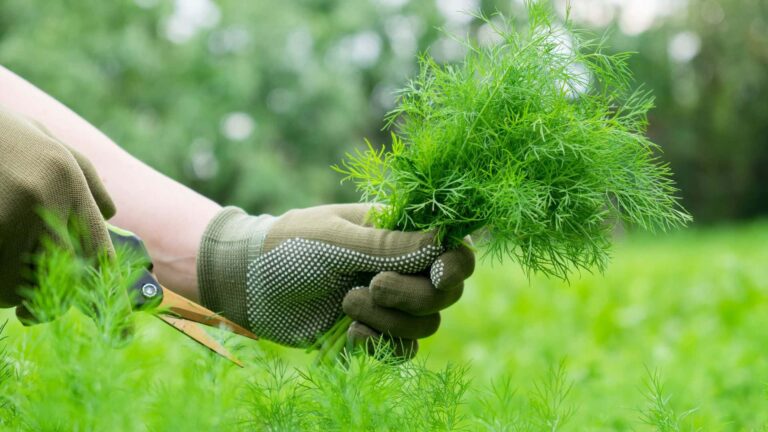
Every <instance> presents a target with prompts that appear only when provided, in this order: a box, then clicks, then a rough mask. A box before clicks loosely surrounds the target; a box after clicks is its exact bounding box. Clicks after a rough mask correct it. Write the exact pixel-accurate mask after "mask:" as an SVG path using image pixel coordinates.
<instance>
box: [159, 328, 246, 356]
mask: <svg viewBox="0 0 768 432" xmlns="http://www.w3.org/2000/svg"><path fill="white" fill-rule="evenodd" d="M157 317H158V318H160V319H161V320H163V321H165V322H166V323H168V324H170V325H172V326H173V327H174V328H176V329H177V330H179V331H180V332H182V333H184V334H185V335H187V336H189V337H190V338H192V339H194V340H195V341H197V342H198V343H200V344H201V345H204V346H205V347H207V348H208V349H210V350H211V351H213V352H215V353H216V354H218V355H220V356H222V357H224V358H226V359H227V360H229V361H231V362H232V363H234V364H236V365H238V366H240V367H243V363H242V362H241V361H240V360H239V359H238V358H237V357H235V356H234V355H233V354H232V353H231V352H229V350H228V349H227V348H225V347H224V345H222V344H221V343H219V341H217V340H216V339H214V338H212V337H211V335H209V334H208V333H206V332H205V330H203V329H202V328H200V327H199V326H198V325H197V324H195V323H194V322H192V321H187V320H186V319H184V318H177V317H174V316H171V315H158V316H157Z"/></svg>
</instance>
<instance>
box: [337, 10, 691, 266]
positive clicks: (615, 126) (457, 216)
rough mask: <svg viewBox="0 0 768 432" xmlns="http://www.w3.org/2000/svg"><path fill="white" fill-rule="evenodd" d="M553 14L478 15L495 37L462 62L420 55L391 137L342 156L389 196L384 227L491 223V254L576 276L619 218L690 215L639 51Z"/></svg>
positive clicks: (665, 223)
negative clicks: (641, 78) (641, 72)
mask: <svg viewBox="0 0 768 432" xmlns="http://www.w3.org/2000/svg"><path fill="white" fill-rule="evenodd" d="M552 17H553V14H552V12H551V10H550V8H549V6H547V5H545V4H544V3H543V2H531V3H528V22H527V25H526V26H525V27H524V28H523V27H521V28H520V29H519V30H518V29H517V28H516V27H515V25H514V24H513V22H512V20H510V19H506V18H504V17H503V16H500V15H499V16H498V17H492V18H486V17H483V16H479V17H478V18H481V19H482V20H484V21H485V22H486V23H487V24H488V25H489V26H490V27H491V28H492V29H493V30H494V32H495V33H496V35H497V37H498V39H499V42H498V43H497V44H495V45H493V46H483V45H481V44H478V43H475V42H472V41H469V40H465V41H461V43H463V45H464V46H465V47H466V49H467V55H466V58H465V59H464V60H463V62H461V63H459V64H440V63H438V62H437V61H435V60H434V59H433V58H432V57H430V56H429V55H423V56H422V57H421V58H420V73H419V74H418V76H417V77H416V78H415V79H413V80H412V81H411V82H410V83H409V84H408V85H407V87H406V88H404V89H403V90H401V91H400V92H399V93H398V106H397V107H396V108H395V109H394V110H393V111H391V112H390V113H389V114H388V115H387V118H386V127H388V128H391V129H392V132H393V133H392V145H391V148H390V149H381V150H377V149H375V148H374V147H373V146H372V145H371V144H370V143H368V149H367V150H365V151H360V150H358V151H356V152H354V153H353V154H347V158H346V160H345V161H344V162H343V163H342V165H341V166H336V167H334V169H336V170H337V171H339V172H341V173H342V174H344V175H345V176H346V177H345V180H351V181H353V182H354V183H355V185H356V187H357V189H358V190H359V191H361V192H362V195H363V199H364V200H366V201H371V202H376V203H382V204H385V205H384V206H381V207H378V208H377V209H376V210H374V211H373V214H372V220H373V223H374V224H375V225H376V226H378V227H381V228H388V229H399V230H405V231H421V230H434V231H436V232H437V233H438V237H439V238H440V239H442V240H443V241H445V242H446V244H447V245H448V246H451V245H455V244H456V243H458V242H461V241H462V239H463V238H464V237H465V236H466V235H469V234H472V233H478V232H479V233H480V235H479V238H480V244H481V245H483V246H485V248H486V250H487V252H488V253H489V254H490V255H492V256H495V257H497V258H499V259H502V258H505V257H512V258H514V259H516V261H517V262H519V263H520V264H521V265H522V266H523V268H525V269H526V270H527V271H533V272H542V273H545V274H548V275H553V276H556V277H560V278H567V277H568V275H569V273H570V271H572V270H573V269H574V268H584V269H590V268H592V267H597V268H599V269H600V270H602V269H603V268H604V265H605V262H606V260H607V256H608V248H609V243H610V242H609V236H610V231H611V224H612V222H613V223H617V222H618V221H623V222H627V223H630V224H633V225H638V226H640V227H642V228H644V229H648V230H652V231H653V230H659V229H661V230H666V229H669V228H673V227H677V226H681V225H684V224H685V223H687V222H688V221H689V220H690V219H691V218H690V216H689V215H688V214H687V213H686V212H685V210H684V209H683V208H682V207H681V206H680V204H679V203H678V201H677V199H676V198H675V196H674V193H675V192H676V188H675V185H674V182H673V181H672V179H671V178H670V175H671V172H670V169H669V167H668V166H667V165H666V164H665V163H662V162H661V161H660V160H659V158H658V156H657V154H658V150H659V149H658V147H657V145H655V144H654V143H653V142H651V141H650V140H649V139H648V138H646V136H645V131H646V127H647V118H646V114H647V112H648V110H649V109H651V108H652V107H653V98H652V96H651V95H650V94H649V93H648V92H647V91H645V90H642V89H638V90H633V89H632V76H631V72H630V70H629V67H628V64H627V60H628V58H629V54H628V53H620V54H607V53H605V38H593V37H591V36H590V35H589V34H586V33H584V32H581V31H578V30H575V29H573V28H572V27H571V23H570V21H569V19H568V18H567V17H566V19H565V23H562V24H561V23H558V22H555V21H554V19H553V18H552Z"/></svg>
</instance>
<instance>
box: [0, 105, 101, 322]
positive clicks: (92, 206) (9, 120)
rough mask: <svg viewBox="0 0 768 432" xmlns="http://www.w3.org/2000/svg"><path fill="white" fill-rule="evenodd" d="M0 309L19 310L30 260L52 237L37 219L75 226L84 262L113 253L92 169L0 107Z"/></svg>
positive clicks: (21, 311)
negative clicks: (42, 241)
mask: <svg viewBox="0 0 768 432" xmlns="http://www.w3.org/2000/svg"><path fill="white" fill-rule="evenodd" d="M0 199H2V202H1V203H0V307H13V306H18V308H17V314H18V315H19V316H20V318H22V319H27V321H28V319H29V318H31V317H30V316H29V312H28V311H26V310H25V309H24V307H23V306H21V304H22V301H23V297H22V296H21V294H20V293H19V288H20V287H21V286H22V285H26V284H30V283H32V282H33V281H31V280H27V279H26V278H25V276H28V275H30V274H31V273H32V269H31V258H32V256H33V255H34V254H35V253H36V252H38V251H39V248H40V239H41V237H42V236H43V235H48V236H50V237H51V238H56V235H55V234H54V233H53V232H51V230H50V229H49V227H48V225H47V224H46V223H45V222H44V221H43V219H42V218H41V216H40V211H41V210H43V211H45V212H47V213H48V214H49V215H51V216H53V217H55V218H56V219H58V220H60V221H63V222H67V223H77V224H78V225H79V227H80V229H81V230H82V231H84V232H80V234H81V238H80V240H81V244H80V245H79V249H80V252H81V253H82V254H83V255H85V256H86V257H95V256H96V255H97V254H99V253H104V252H106V253H108V254H112V253H113V251H112V244H111V243H110V240H109V235H108V233H107V227H106V225H105V222H104V219H105V218H109V217H111V216H112V215H113V214H114V213H115V207H114V205H113V203H112V201H111V200H110V198H109V195H108V194H107V192H106V190H105V189H104V186H103V185H102V184H101V181H100V180H99V177H98V175H97V174H96V171H95V170H94V168H93V166H91V164H90V163H89V162H88V161H87V160H86V159H85V158H84V157H82V156H81V155H79V154H78V153H76V152H74V151H73V150H71V149H68V148H67V147H66V146H65V145H64V144H62V143H61V142H59V141H58V140H56V139H55V138H54V137H53V136H51V135H50V134H49V133H48V132H47V131H46V130H45V129H44V128H43V127H42V126H41V125H39V124H36V123H34V122H32V121H30V120H27V119H25V118H23V117H20V116H18V115H16V114H13V113H11V112H10V111H8V110H6V109H4V108H3V107H0Z"/></svg>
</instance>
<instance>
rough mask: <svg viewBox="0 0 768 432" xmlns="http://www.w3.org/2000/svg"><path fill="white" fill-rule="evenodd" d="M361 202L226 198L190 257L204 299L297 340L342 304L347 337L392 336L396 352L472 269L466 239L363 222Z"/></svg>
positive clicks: (456, 292) (322, 325) (429, 326)
mask: <svg viewBox="0 0 768 432" xmlns="http://www.w3.org/2000/svg"><path fill="white" fill-rule="evenodd" d="M369 210H370V206H369V205H365V204H348V205H344V204H341V205H329V206H320V207H312V208H307V209H301V210H292V211H289V212H287V213H285V214H284V215H282V216H280V217H277V218H275V217H272V216H269V215H263V216H259V217H254V216H249V215H247V214H246V213H244V212H243V211H242V210H240V209H237V208H234V207H228V208H225V209H224V210H222V211H221V212H220V213H219V214H218V215H217V216H216V217H215V218H214V220H213V221H212V222H211V223H210V225H209V226H208V228H207V229H206V233H205V234H204V237H203V241H202V244H201V248H200V254H199V256H198V278H199V286H200V290H201V296H202V300H203V304H204V305H205V306H206V307H208V308H210V309H212V310H214V311H218V312H222V313H223V314H224V315H225V316H226V317H227V318H229V319H231V320H233V321H235V322H237V323H238V324H240V325H243V326H245V327H248V328H250V329H251V330H252V331H253V332H254V333H256V334H257V335H258V336H261V337H263V338H265V339H269V340H272V341H275V342H278V343H281V344H285V345H289V346H295V347H306V346H311V345H312V344H313V343H314V342H315V341H316V340H317V338H318V337H319V336H320V335H322V334H323V333H325V332H326V331H328V330H329V329H330V328H331V327H332V326H333V324H334V323H335V322H336V321H337V320H338V319H339V318H340V317H341V316H342V311H343V312H345V313H346V314H348V315H349V316H350V317H352V318H353V319H354V320H356V323H354V324H353V326H352V327H351V329H350V331H349V333H348V334H349V337H350V338H351V339H352V340H353V341H354V342H358V343H359V342H361V341H365V340H366V339H369V338H376V337H378V336H380V335H385V337H388V338H401V339H402V340H400V341H399V342H401V343H400V345H401V346H402V347H405V352H404V353H403V355H405V356H410V355H412V354H413V353H415V348H416V347H415V342H414V341H415V340H416V339H419V338H423V337H426V336H429V335H431V334H433V333H434V332H435V331H436V330H437V327H438V326H439V324H440V315H439V313H438V311H439V310H441V309H443V308H445V307H447V306H449V305H451V304H453V303H454V302H455V301H456V300H458V299H459V297H460V296H461V294H462V289H463V281H464V279H466V278H467V277H469V275H470V274H471V273H472V271H473V269H474V255H473V254H472V252H471V251H470V250H469V249H468V248H466V247H461V248H458V249H454V250H450V251H447V252H443V251H442V250H441V248H440V247H439V246H437V245H436V244H435V240H434V237H433V235H432V234H428V233H415V232H399V231H389V230H381V229H374V228H371V227H370V226H369V225H367V224H366V216H367V214H368V212H369Z"/></svg>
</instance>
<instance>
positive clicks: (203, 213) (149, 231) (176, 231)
mask: <svg viewBox="0 0 768 432" xmlns="http://www.w3.org/2000/svg"><path fill="white" fill-rule="evenodd" d="M0 104H2V105H4V106H6V107H8V108H10V109H12V110H14V111H16V112H18V113H20V114H23V115H26V116H27V117H30V118H32V119H34V120H37V121H38V122H40V123H42V124H43V125H45V126H46V127H47V128H48V129H49V130H50V131H51V133H53V135H55V136H56V137H57V138H58V139H59V140H61V141H62V142H64V143H65V144H67V145H69V146H70V147H72V148H74V149H76V150H77V151H79V152H80V153H82V154H83V155H85V156H86V157H87V158H88V159H89V160H90V161H91V162H92V163H93V165H94V166H95V167H96V169H97V170H98V172H99V176H100V177H101V179H102V181H103V182H104V185H105V186H106V188H107V190H108V191H109V194H110V195H111V197H112V199H113V200H114V202H115V205H116V206H117V214H116V215H115V217H114V218H112V219H111V220H110V223H112V224H114V225H117V226H119V227H122V228H125V229H128V230H130V231H133V232H134V233H136V234H138V235H139V236H140V237H141V238H142V239H143V240H144V243H145V244H146V246H147V249H148V250H149V253H150V255H151V257H152V261H153V262H154V264H155V272H156V274H157V277H158V279H159V280H160V282H161V283H162V284H163V285H165V286H166V287H168V288H170V289H172V290H174V291H176V292H178V293H180V294H181V295H183V296H185V297H187V298H189V299H191V300H194V301H198V300H199V297H200V295H199V291H198V286H197V271H196V263H195V258H196V256H197V251H198V248H199V245H200V239H201V238H202V235H203V231H204V230H205V227H206V226H207V224H208V222H209V221H210V220H211V219H212V218H213V217H214V215H215V214H216V213H217V212H218V211H219V210H220V209H221V207H220V206H219V205H218V204H216V203H215V202H213V201H211V200H210V199H208V198H206V197H204V196H202V195H200V194H199V193H197V192H195V191H193V190H191V189H189V188H187V187H186V186H184V185H182V184H180V183H178V182H176V181H175V180H173V179H171V178H169V177H167V176H165V175H163V174H161V173H159V172H157V171H155V170H154V169H152V168H151V167H150V166H148V165H146V164H145V163H143V162H142V161H140V160H138V159H136V158H135V157H133V156H131V155H130V154H129V153H128V152H126V151H125V150H123V149H122V148H121V147H120V146H118V145H117V144H116V143H115V142H113V141H112V140H111V139H110V138H109V137H108V136H106V135H105V134H103V133H102V132H101V131H99V130H98V129H96V128H95V127H94V126H93V125H91V124H90V123H88V122H87V121H86V120H84V119H83V118H82V117H80V116H79V115H77V114H76V113H75V112H73V111H72V110H70V109H69V108H67V107H66V106H65V105H64V104H62V103H61V102H59V101H57V100H55V99H54V98H52V97H51V96H49V95H48V94H46V93H45V92H43V91H42V90H40V89H39V88H37V87H35V86H34V85H32V84H31V83H29V82H27V81H26V80H24V79H23V78H21V77H19V76H18V75H16V74H14V73H13V72H11V71H9V70H8V69H6V68H4V67H2V66H0Z"/></svg>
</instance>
